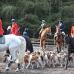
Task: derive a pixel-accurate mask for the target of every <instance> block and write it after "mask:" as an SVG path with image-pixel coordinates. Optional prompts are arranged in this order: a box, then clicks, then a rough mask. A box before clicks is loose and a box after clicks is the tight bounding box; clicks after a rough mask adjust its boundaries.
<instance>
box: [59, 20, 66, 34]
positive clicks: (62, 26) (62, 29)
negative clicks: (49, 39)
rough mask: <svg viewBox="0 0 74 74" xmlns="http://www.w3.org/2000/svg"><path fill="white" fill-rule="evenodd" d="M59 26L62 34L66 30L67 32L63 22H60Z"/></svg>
mask: <svg viewBox="0 0 74 74" xmlns="http://www.w3.org/2000/svg"><path fill="white" fill-rule="evenodd" d="M59 26H60V32H61V33H62V32H64V30H65V25H64V24H63V21H62V20H60V21H59Z"/></svg>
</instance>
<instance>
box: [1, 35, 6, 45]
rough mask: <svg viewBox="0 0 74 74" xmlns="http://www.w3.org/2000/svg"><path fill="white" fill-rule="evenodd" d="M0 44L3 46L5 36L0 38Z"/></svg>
mask: <svg viewBox="0 0 74 74" xmlns="http://www.w3.org/2000/svg"><path fill="white" fill-rule="evenodd" d="M0 44H5V36H4V35H3V36H1V37H0Z"/></svg>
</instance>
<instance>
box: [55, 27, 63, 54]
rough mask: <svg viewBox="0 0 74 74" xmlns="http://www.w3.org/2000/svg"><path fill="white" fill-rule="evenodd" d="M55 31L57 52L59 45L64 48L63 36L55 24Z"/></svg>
mask: <svg viewBox="0 0 74 74" xmlns="http://www.w3.org/2000/svg"><path fill="white" fill-rule="evenodd" d="M56 33H57V36H56V48H57V52H58V53H59V52H60V51H61V47H63V48H64V36H63V34H62V33H61V32H60V26H56ZM58 49H59V50H58Z"/></svg>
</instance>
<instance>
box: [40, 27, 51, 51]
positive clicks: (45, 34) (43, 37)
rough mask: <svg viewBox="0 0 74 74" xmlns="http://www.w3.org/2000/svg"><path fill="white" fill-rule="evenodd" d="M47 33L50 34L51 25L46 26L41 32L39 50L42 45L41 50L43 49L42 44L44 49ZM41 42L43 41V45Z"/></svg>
mask: <svg viewBox="0 0 74 74" xmlns="http://www.w3.org/2000/svg"><path fill="white" fill-rule="evenodd" d="M47 33H49V34H51V27H47V28H46V29H45V30H44V31H43V32H42V34H41V38H40V50H41V47H42V50H43V46H44V50H45V48H46V40H47ZM43 43H44V45H43Z"/></svg>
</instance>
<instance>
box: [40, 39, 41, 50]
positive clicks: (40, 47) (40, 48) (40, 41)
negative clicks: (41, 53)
mask: <svg viewBox="0 0 74 74" xmlns="http://www.w3.org/2000/svg"><path fill="white" fill-rule="evenodd" d="M40 50H41V39H40Z"/></svg>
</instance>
